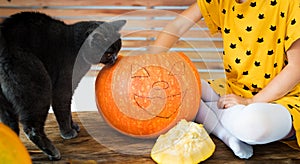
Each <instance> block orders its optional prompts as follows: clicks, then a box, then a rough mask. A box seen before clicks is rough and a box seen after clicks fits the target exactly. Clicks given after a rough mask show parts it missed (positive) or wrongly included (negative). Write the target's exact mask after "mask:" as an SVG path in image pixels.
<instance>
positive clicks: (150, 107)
mask: <svg viewBox="0 0 300 164" xmlns="http://www.w3.org/2000/svg"><path fill="white" fill-rule="evenodd" d="M185 94H186V91H184V92H180V93H177V94H173V95H168V96H163V95H158V96H140V95H138V94H134V102H135V103H136V105H137V106H138V107H139V108H140V109H141V110H143V111H145V112H146V113H148V114H149V115H151V116H153V117H158V118H163V119H168V118H170V117H172V116H173V115H174V114H176V113H177V112H178V110H179V109H180V107H181V105H182V102H183V100H184V98H185Z"/></svg>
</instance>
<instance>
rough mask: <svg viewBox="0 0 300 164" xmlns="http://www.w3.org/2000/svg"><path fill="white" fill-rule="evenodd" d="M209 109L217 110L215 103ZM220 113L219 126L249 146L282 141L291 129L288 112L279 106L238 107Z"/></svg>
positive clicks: (266, 104) (252, 105) (264, 104)
mask: <svg viewBox="0 0 300 164" xmlns="http://www.w3.org/2000/svg"><path fill="white" fill-rule="evenodd" d="M211 108H212V109H213V110H214V111H218V110H219V109H217V105H216V103H214V104H212V106H211ZM219 111H220V110H219ZM222 111H223V112H222ZM220 113H221V115H219V120H220V122H221V124H222V125H223V126H224V127H225V128H226V129H227V130H228V131H229V132H230V133H231V134H233V135H234V136H235V137H237V138H238V139H239V140H241V141H243V142H246V143H248V144H251V145H254V144H266V143H270V142H274V141H278V140H280V139H283V138H284V137H286V136H287V135H288V134H289V133H290V131H291V130H292V127H293V125H292V118H291V115H290V113H289V111H288V110H287V109H286V108H285V107H283V106H282V105H279V104H270V103H253V104H250V105H248V106H243V105H238V106H234V107H232V108H228V109H225V110H221V112H220Z"/></svg>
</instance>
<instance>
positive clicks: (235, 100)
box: [218, 94, 252, 109]
mask: <svg viewBox="0 0 300 164" xmlns="http://www.w3.org/2000/svg"><path fill="white" fill-rule="evenodd" d="M251 103H252V99H249V98H243V97H240V96H237V95H235V94H229V95H225V96H221V97H220V99H219V101H218V108H219V109H226V108H229V107H232V106H234V105H238V104H242V105H248V104H251Z"/></svg>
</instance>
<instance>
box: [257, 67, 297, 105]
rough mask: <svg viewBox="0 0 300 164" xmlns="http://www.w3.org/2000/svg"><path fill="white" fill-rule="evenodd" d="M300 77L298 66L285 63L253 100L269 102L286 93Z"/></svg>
mask: <svg viewBox="0 0 300 164" xmlns="http://www.w3.org/2000/svg"><path fill="white" fill-rule="evenodd" d="M299 79H300V68H299V66H292V65H287V66H286V67H285V68H284V69H283V70H282V71H281V72H280V73H279V74H278V75H277V76H276V77H275V78H274V79H273V80H272V81H271V82H270V83H269V84H268V85H267V86H266V87H265V88H264V89H263V90H261V91H260V92H259V93H258V94H256V95H255V96H254V97H253V98H252V101H253V102H271V101H274V100H277V99H280V98H281V97H283V96H285V95H286V94H288V93H289V92H290V91H291V90H292V89H293V88H294V87H295V86H296V85H297V84H298V83H299Z"/></svg>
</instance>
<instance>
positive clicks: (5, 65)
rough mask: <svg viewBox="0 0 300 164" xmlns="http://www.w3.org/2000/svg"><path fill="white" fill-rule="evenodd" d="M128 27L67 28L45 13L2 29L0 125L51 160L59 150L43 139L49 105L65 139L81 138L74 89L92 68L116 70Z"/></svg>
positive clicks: (21, 17)
mask: <svg viewBox="0 0 300 164" xmlns="http://www.w3.org/2000/svg"><path fill="white" fill-rule="evenodd" d="M125 23H126V21H124V20H119V21H114V22H100V21H90V22H78V23H75V24H72V25H66V24H65V23H63V22H62V21H59V20H56V19H53V18H51V17H50V16H47V15H45V14H42V13H36V12H22V13H18V14H15V15H12V16H10V17H9V18H7V19H5V20H4V21H3V23H2V24H1V25H0V28H1V31H0V120H1V121H2V122H3V123H4V124H6V125H8V126H9V127H11V128H12V129H13V130H14V131H15V132H16V133H17V134H19V126H18V125H19V124H18V123H19V121H20V123H21V124H22V125H23V130H24V132H25V134H26V135H27V137H28V138H29V139H30V140H31V141H32V142H34V143H35V144H36V145H37V146H38V147H39V148H40V149H41V150H42V151H43V152H44V153H46V154H47V155H48V157H49V158H50V159H51V160H58V159H60V158H61V155H60V152H59V150H57V149H56V148H55V146H54V145H53V144H52V142H51V141H50V140H49V139H48V138H47V136H46V134H45V133H44V124H45V120H46V117H47V114H48V110H49V107H50V105H52V108H53V111H54V114H55V116H56V119H57V122H58V124H59V128H60V132H61V136H62V137H63V138H64V139H70V138H74V137H76V136H77V132H78V131H79V126H78V125H77V124H76V123H75V122H73V121H72V116H71V109H70V108H71V105H70V104H71V99H72V95H73V93H74V89H75V88H76V87H77V85H78V83H79V81H80V80H81V78H82V77H83V76H84V75H85V74H86V72H87V71H88V70H89V69H90V67H91V64H98V63H103V64H113V63H114V62H115V59H116V56H117V53H118V52H119V50H120V48H121V39H120V34H119V32H118V31H119V30H120V29H121V28H122V27H123V25H124V24H125Z"/></svg>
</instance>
